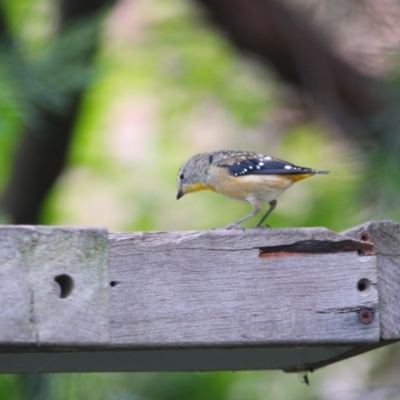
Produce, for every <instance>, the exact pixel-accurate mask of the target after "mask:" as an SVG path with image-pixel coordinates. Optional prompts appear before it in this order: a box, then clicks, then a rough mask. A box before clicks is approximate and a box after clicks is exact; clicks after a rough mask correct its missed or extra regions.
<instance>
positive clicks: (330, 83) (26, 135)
mask: <svg viewBox="0 0 400 400" xmlns="http://www.w3.org/2000/svg"><path fill="white" fill-rule="evenodd" d="M399 21H400V3H399V2H398V1H395V0H384V1H379V2H377V1H374V0H335V1H332V0H331V1H329V0H286V1H283V0H281V1H273V0H253V1H251V2H250V1H248V0H230V1H226V0H120V1H111V0H58V1H54V0H53V1H52V0H12V1H11V0H2V1H1V2H0V43H1V48H0V85H1V91H0V185H1V187H0V221H1V223H3V224H7V223H15V224H55V225H90V226H105V227H107V228H108V229H109V231H129V230H131V231H134V230H139V231H140V230H197V229H211V228H214V227H221V226H225V225H226V224H228V223H230V222H232V221H233V220H235V219H238V218H239V217H241V216H243V215H245V214H246V213H248V212H249V206H248V205H247V204H244V203H243V204H241V203H237V202H234V201H232V200H229V199H227V198H224V197H222V196H219V195H216V194H215V193H212V192H207V191H203V192H199V193H196V194H195V195H191V196H185V197H184V198H183V199H181V200H180V201H179V202H177V201H176V199H175V198H176V187H175V178H176V173H177V171H178V168H179V166H180V165H181V164H182V162H183V161H185V160H186V159H187V158H188V157H190V156H191V155H193V154H195V153H199V152H205V151H214V150H218V149H241V150H254V151H257V152H261V153H265V154H268V155H272V156H275V157H278V158H282V159H285V160H287V161H290V162H293V163H295V164H298V165H302V166H307V167H313V168H316V169H324V170H325V169H326V170H331V174H330V175H329V176H317V177H315V178H313V179H309V180H306V181H304V182H301V183H299V184H297V185H295V186H294V187H293V188H292V189H291V190H290V191H289V192H288V193H286V194H284V195H283V196H282V197H281V198H280V201H279V207H278V208H277V209H276V211H274V213H273V214H272V216H271V217H270V218H269V223H270V224H271V226H273V227H297V226H303V227H306V226H326V227H327V228H329V229H332V230H335V231H338V232H340V231H343V230H346V229H348V228H351V227H353V226H356V225H357V224H361V223H363V222H366V221H369V220H375V219H393V220H397V221H399V220H400V202H399V198H400V136H399V134H398V130H399V122H400V109H399V107H398V106H399V105H400V102H399V99H400V97H399V84H400V63H399V61H400V58H399V48H400V24H399ZM253 224H254V221H249V222H248V224H247V225H246V226H252V225H253ZM399 364H400V348H399V346H397V345H392V346H390V347H388V348H383V349H380V350H376V351H374V352H372V353H370V354H366V355H362V356H359V357H356V358H354V359H351V360H348V361H344V362H340V363H338V364H337V365H333V366H330V367H327V368H325V369H323V370H320V371H317V372H315V373H313V374H311V375H310V376H309V379H310V382H311V385H310V386H306V385H305V384H304V383H302V379H301V377H299V376H297V375H296V374H284V373H283V372H277V371H267V372H237V373H232V372H220V373H151V374H144V373H140V374H139V373H137V374H136V373H135V374H133V373H129V374H128V373H125V374H123V373H121V374H54V375H51V374H49V375H21V376H18V375H2V376H0V393H1V397H2V398H4V399H54V400H72V399H100V400H101V399H112V400H119V399H123V400H126V399H140V400H164V399H165V400H169V399H171V400H180V399H182V400H189V399H190V400H195V399H210V400H212V399H215V400H217V399H218V400H219V399H221V400H242V399H243V400H244V399H245V400H275V399H321V400H331V399H332V400H333V399H344V400H347V399H350V400H351V399H361V398H363V399H367V398H368V399H369V398H371V399H400V388H398V387H396V385H397V384H398V379H399V374H400V373H399V370H400V369H399V368H400V365H399Z"/></svg>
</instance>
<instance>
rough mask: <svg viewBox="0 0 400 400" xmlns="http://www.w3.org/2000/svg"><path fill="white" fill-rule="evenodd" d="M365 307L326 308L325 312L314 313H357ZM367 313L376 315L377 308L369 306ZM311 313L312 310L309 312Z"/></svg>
mask: <svg viewBox="0 0 400 400" xmlns="http://www.w3.org/2000/svg"><path fill="white" fill-rule="evenodd" d="M365 308H366V307H342V308H327V309H325V310H321V311H316V313H317V314H348V313H358V312H360V311H361V310H363V309H365ZM367 308H368V310H369V311H371V312H372V313H376V312H377V311H378V307H377V306H369V307H367ZM311 311H312V310H311Z"/></svg>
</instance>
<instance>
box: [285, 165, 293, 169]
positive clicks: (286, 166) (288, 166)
mask: <svg viewBox="0 0 400 400" xmlns="http://www.w3.org/2000/svg"><path fill="white" fill-rule="evenodd" d="M284 168H285V169H292V167H291V166H290V165H285V166H284ZM294 169H296V167H295V168H294Z"/></svg>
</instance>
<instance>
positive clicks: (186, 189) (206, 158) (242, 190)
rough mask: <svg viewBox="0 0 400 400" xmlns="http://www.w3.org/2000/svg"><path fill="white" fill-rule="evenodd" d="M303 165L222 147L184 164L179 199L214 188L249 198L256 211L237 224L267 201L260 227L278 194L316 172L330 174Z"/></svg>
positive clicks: (178, 178)
mask: <svg viewBox="0 0 400 400" xmlns="http://www.w3.org/2000/svg"><path fill="white" fill-rule="evenodd" d="M328 173H329V171H317V170H315V169H312V168H306V167H299V166H297V165H294V164H291V163H289V162H287V161H283V160H279V159H277V158H273V157H270V156H267V155H264V154H260V153H256V152H252V151H229V150H220V151H214V152H212V153H201V154H196V155H194V156H193V157H190V158H189V159H188V160H187V161H185V162H184V163H183V165H182V166H181V167H180V169H179V172H178V176H177V188H178V195H177V199H180V198H181V197H182V196H183V195H185V194H187V193H192V192H196V191H199V190H207V189H208V190H212V191H214V192H217V193H221V194H223V195H224V196H227V197H230V198H232V199H235V200H240V201H247V202H248V203H250V205H251V206H252V212H251V213H250V214H248V215H246V216H244V217H243V218H240V219H239V220H237V221H235V222H233V223H231V224H229V225H228V226H227V227H226V228H228V229H230V228H234V227H237V226H238V224H240V223H241V222H243V221H246V220H247V219H249V218H251V217H253V216H255V215H257V214H258V213H259V212H260V210H261V207H262V205H263V204H264V203H268V204H269V209H268V211H267V212H266V214H265V215H264V216H263V217H262V218H261V220H260V222H259V223H258V224H257V225H256V226H255V227H260V226H261V225H262V224H263V222H264V221H265V220H266V218H267V217H268V215H270V214H271V212H272V210H273V209H274V208H275V207H276V205H277V200H276V199H277V198H278V197H279V196H280V195H281V194H282V193H283V192H284V191H285V190H286V189H287V188H289V187H290V186H292V185H293V183H295V182H297V181H300V180H302V179H305V178H308V177H310V176H313V175H316V174H328Z"/></svg>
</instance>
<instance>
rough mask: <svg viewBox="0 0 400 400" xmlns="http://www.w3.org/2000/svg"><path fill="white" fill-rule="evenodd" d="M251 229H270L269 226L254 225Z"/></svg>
mask: <svg viewBox="0 0 400 400" xmlns="http://www.w3.org/2000/svg"><path fill="white" fill-rule="evenodd" d="M253 229H272V228H271V225H268V224H265V225H258V224H257V225H256V226H255V227H254V228H253Z"/></svg>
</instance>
